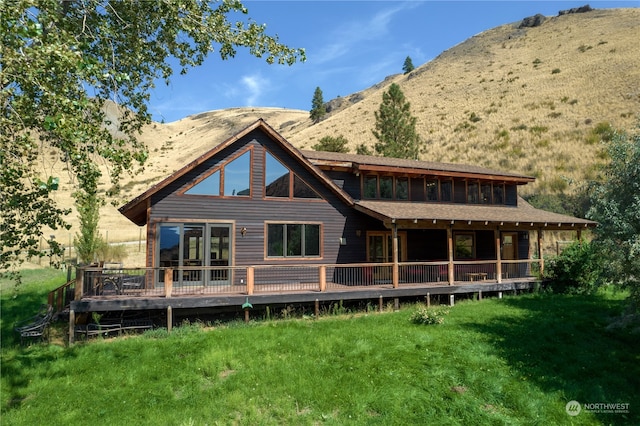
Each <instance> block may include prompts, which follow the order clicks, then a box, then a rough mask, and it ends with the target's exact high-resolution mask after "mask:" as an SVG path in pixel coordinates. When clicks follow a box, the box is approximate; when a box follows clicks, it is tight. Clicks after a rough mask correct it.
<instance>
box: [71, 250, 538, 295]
mask: <svg viewBox="0 0 640 426" xmlns="http://www.w3.org/2000/svg"><path fill="white" fill-rule="evenodd" d="M540 265H541V262H540V260H539V259H527V260H509V261H504V260H503V261H501V262H497V261H455V262H453V263H450V262H446V261H442V262H403V263H399V264H398V267H397V281H396V280H394V273H395V271H394V264H393V263H375V264H373V263H361V264H335V265H260V266H236V267H231V266H229V267H220V266H215V267H178V268H117V269H105V268H96V267H93V268H85V269H84V270H83V273H82V274H81V275H82V278H81V284H80V286H78V284H76V289H75V295H76V299H78V298H79V297H104V296H130V297H136V296H153V295H157V296H166V297H171V296H181V295H202V294H221V293H228V294H254V293H267V292H283V293H287V292H295V291H327V290H333V291H335V290H342V291H349V290H350V289H351V288H354V287H375V286H386V287H388V286H393V285H394V281H396V284H395V285H397V286H400V287H402V286H411V285H447V284H465V283H471V282H473V283H476V282H488V283H491V282H493V283H495V282H501V281H502V280H515V279H531V278H534V277H536V274H537V273H538V271H539V270H540ZM498 270H500V274H498V273H497V271H498ZM80 290H81V291H80ZM66 291H67V292H68V290H66ZM80 293H81V294H80Z"/></svg>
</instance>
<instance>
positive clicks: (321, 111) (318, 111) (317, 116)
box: [309, 87, 327, 123]
mask: <svg viewBox="0 0 640 426" xmlns="http://www.w3.org/2000/svg"><path fill="white" fill-rule="evenodd" d="M326 114H327V110H326V108H325V106H324V100H323V99H322V90H320V88H319V87H316V91H315V92H313V100H312V101H311V111H309V117H310V118H311V120H312V121H313V122H314V123H317V122H319V121H320V120H322V118H323V117H324V116H325V115H326Z"/></svg>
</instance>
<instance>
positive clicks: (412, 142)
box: [373, 83, 423, 160]
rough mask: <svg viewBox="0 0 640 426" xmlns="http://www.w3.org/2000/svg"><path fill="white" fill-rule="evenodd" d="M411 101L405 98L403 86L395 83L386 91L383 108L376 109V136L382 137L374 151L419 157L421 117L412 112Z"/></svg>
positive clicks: (387, 155) (388, 155) (389, 155)
mask: <svg viewBox="0 0 640 426" xmlns="http://www.w3.org/2000/svg"><path fill="white" fill-rule="evenodd" d="M410 107H411V104H410V103H409V102H408V101H406V100H405V97H404V93H402V90H400V86H398V85H397V84H395V83H393V84H392V85H391V86H390V87H389V91H388V92H384V93H383V94H382V103H381V104H380V109H379V110H378V111H376V112H375V117H376V124H375V130H373V135H374V136H375V137H376V139H378V142H376V144H375V145H374V150H375V152H376V153H377V154H378V155H382V156H383V157H395V158H408V159H414V160H415V159H418V156H419V154H420V151H421V150H422V144H423V142H422V139H421V138H420V135H418V133H417V132H416V121H417V118H416V117H413V116H412V115H411V111H410Z"/></svg>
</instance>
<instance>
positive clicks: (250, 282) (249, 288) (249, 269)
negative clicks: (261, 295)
mask: <svg viewBox="0 0 640 426" xmlns="http://www.w3.org/2000/svg"><path fill="white" fill-rule="evenodd" d="M254 283H255V281H254V268H253V266H247V294H248V295H252V294H253V286H254Z"/></svg>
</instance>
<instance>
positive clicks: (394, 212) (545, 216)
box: [356, 197, 597, 228]
mask: <svg viewBox="0 0 640 426" xmlns="http://www.w3.org/2000/svg"><path fill="white" fill-rule="evenodd" d="M356 209H358V210H360V211H362V212H364V213H367V214H369V215H372V216H375V217H378V218H383V219H386V220H389V221H391V220H393V219H395V220H416V219H417V220H434V219H435V220H436V221H452V220H453V221H463V222H468V221H471V222H491V223H501V222H504V223H509V224H515V223H520V224H523V225H530V224H534V225H538V226H543V225H545V224H548V225H549V226H552V225H553V226H555V227H560V228H567V227H572V226H595V225H596V224H597V223H596V222H593V221H591V220H587V219H581V218H577V217H573V216H567V215H563V214H558V213H552V212H548V211H545V210H539V209H536V208H534V207H533V206H532V205H531V204H529V203H527V202H526V201H525V200H523V199H522V198H520V197H519V198H518V206H517V207H516V206H494V205H482V204H475V205H469V204H442V203H424V202H421V203H412V202H398V201H372V200H360V201H356Z"/></svg>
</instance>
